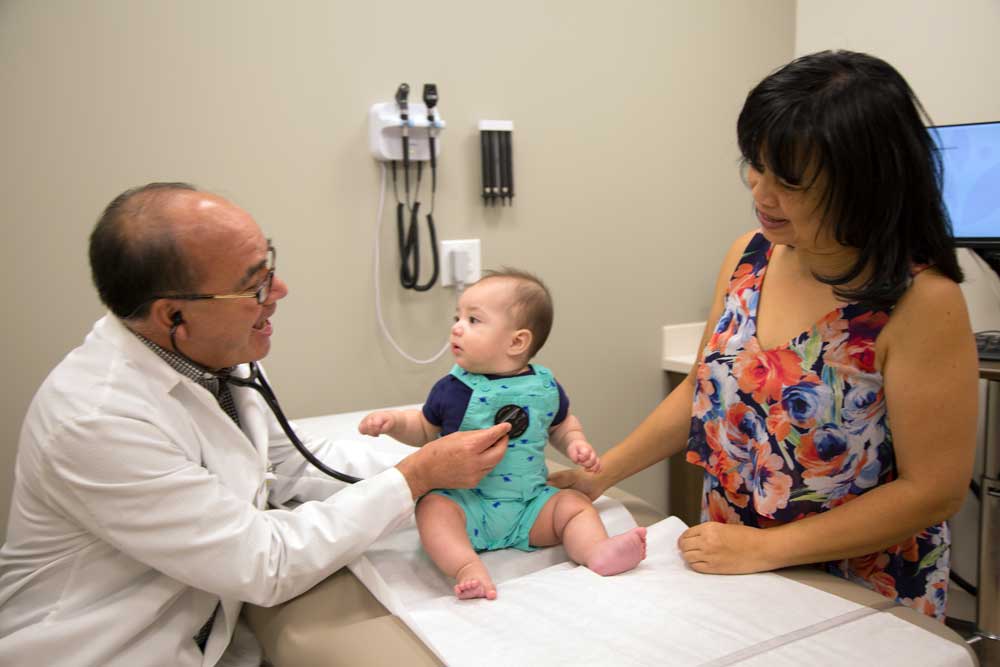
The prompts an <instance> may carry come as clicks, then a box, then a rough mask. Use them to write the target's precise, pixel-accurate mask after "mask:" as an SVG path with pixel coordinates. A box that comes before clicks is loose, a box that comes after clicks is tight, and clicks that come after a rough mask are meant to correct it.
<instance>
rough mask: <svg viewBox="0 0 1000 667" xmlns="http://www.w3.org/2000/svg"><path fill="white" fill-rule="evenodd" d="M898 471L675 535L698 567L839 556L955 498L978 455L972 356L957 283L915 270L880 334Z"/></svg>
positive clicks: (949, 506) (906, 528)
mask: <svg viewBox="0 0 1000 667" xmlns="http://www.w3.org/2000/svg"><path fill="white" fill-rule="evenodd" d="M876 352H877V360H878V358H879V357H880V358H881V361H882V375H883V378H884V383H885V384H884V386H885V397H886V411H887V415H888V421H889V425H890V428H891V429H892V438H893V447H894V450H895V456H896V464H897V469H898V478H897V479H896V480H894V481H892V482H889V483H888V484H885V485H883V486H880V487H878V488H875V489H872V490H871V491H869V492H867V493H865V494H863V495H861V496H860V497H858V498H855V499H853V500H851V501H850V502H848V503H845V504H843V505H841V506H839V507H835V508H833V509H831V510H829V511H827V512H823V513H822V514H817V515H814V516H811V517H808V518H805V519H802V520H800V521H795V522H792V523H789V524H785V525H782V526H779V527H776V528H770V529H767V530H759V529H755V528H748V527H745V526H733V525H727V524H720V523H706V524H701V525H700V526H695V527H694V528H691V529H689V530H688V531H686V532H685V533H684V534H683V535H682V536H681V538H680V541H679V544H680V547H681V550H682V551H683V552H684V557H685V558H686V559H687V560H688V562H689V563H690V564H691V566H692V568H693V569H695V570H698V571H701V572H713V573H745V572H758V571H762V570H771V569H776V568H780V567H786V566H791V565H799V564H803V563H816V562H822V561H827V560H839V559H842V558H851V557H855V556H862V555H866V554H869V553H873V552H875V551H878V550H880V549H884V548H886V547H889V546H892V545H895V544H899V543H900V542H903V541H904V540H906V539H908V538H910V537H912V536H913V535H915V534H917V533H918V532H920V531H921V530H923V529H924V528H927V527H929V526H932V525H934V524H937V523H940V522H941V521H943V520H945V519H947V518H948V517H950V516H951V515H952V514H954V513H955V512H956V511H957V510H958V508H959V507H960V506H961V504H962V501H963V499H964V498H965V494H966V492H967V489H968V485H969V478H970V475H971V473H972V464H973V459H974V456H975V429H976V409H977V361H976V351H975V345H974V343H973V338H972V332H971V328H970V325H969V318H968V313H967V311H966V308H965V301H964V299H963V297H962V293H961V290H960V289H959V286H958V285H957V284H955V283H954V282H952V281H951V280H948V279H947V278H944V277H942V276H940V275H938V274H935V273H932V272H931V271H927V272H924V273H922V274H920V275H918V276H917V278H916V279H915V280H914V285H913V287H912V288H911V290H910V291H909V292H908V293H907V294H906V296H905V297H904V298H903V299H902V300H901V301H900V303H899V305H898V306H897V307H896V309H895V311H894V313H893V316H892V318H891V319H890V321H889V324H887V325H886V327H885V329H883V331H882V334H881V335H880V336H879V339H878V343H877V348H876Z"/></svg>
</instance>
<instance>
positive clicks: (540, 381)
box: [432, 364, 559, 551]
mask: <svg viewBox="0 0 1000 667" xmlns="http://www.w3.org/2000/svg"><path fill="white" fill-rule="evenodd" d="M531 367H532V368H533V369H534V371H535V372H534V373H533V374H529V375H519V376H515V377H501V378H496V379H493V380H491V379H489V378H488V377H486V376H485V375H479V374H477V373H470V372H468V371H466V370H464V369H463V368H461V367H460V366H458V365H457V364H456V365H455V367H454V368H452V370H451V374H452V375H454V376H455V377H456V378H458V379H459V380H460V381H462V382H463V383H464V384H466V385H467V386H468V387H469V388H470V389H472V396H471V397H470V398H469V405H468V407H467V408H466V410H465V416H464V418H463V419H462V424H461V426H459V429H458V430H460V431H472V430H476V429H482V428H489V427H491V426H493V425H494V423H495V419H496V413H497V411H498V410H500V408H502V407H504V406H507V405H516V406H519V407H521V408H522V409H523V410H524V411H525V412H527V414H528V428H527V429H526V430H525V432H524V433H522V434H521V435H520V436H518V437H517V438H514V439H511V440H510V442H509V443H508V445H507V453H506V454H505V455H504V457H503V459H501V460H500V463H499V464H498V465H497V467H496V468H494V469H493V470H492V471H491V472H490V473H488V474H487V475H486V477H484V478H483V479H482V480H481V481H480V482H479V485H478V486H477V487H476V488H474V489H438V490H435V491H433V492H432V493H440V494H442V495H445V496H447V497H448V498H451V499H452V500H453V501H455V502H456V503H458V505H459V506H460V507H461V508H462V510H463V511H464V512H465V528H466V530H467V531H468V533H469V540H470V541H471V542H472V546H473V548H474V549H476V551H492V550H495V549H506V548H508V547H514V548H515V549H520V550H522V551H534V547H532V546H531V545H530V544H528V534H529V533H530V532H531V527H532V526H533V525H534V524H535V519H536V518H537V517H538V513H539V512H540V511H541V510H542V507H543V506H544V505H545V503H546V502H548V500H549V499H550V498H551V497H552V496H553V495H554V494H555V493H556V492H557V491H558V490H559V489H556V488H554V487H551V486H548V484H547V483H546V481H547V480H548V476H549V471H548V467H547V466H546V465H545V455H544V452H543V450H544V449H545V443H546V442H548V438H549V428H550V427H551V425H552V420H553V418H554V417H555V414H556V411H557V409H558V407H559V390H558V389H557V386H556V381H555V379H553V377H552V372H551V371H549V369H547V368H545V367H544V366H539V365H537V364H532V365H531Z"/></svg>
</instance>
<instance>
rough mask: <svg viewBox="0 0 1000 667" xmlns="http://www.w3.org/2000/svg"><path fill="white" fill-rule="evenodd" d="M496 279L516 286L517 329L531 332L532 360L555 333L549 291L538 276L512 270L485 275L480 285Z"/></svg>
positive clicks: (506, 269)
mask: <svg viewBox="0 0 1000 667" xmlns="http://www.w3.org/2000/svg"><path fill="white" fill-rule="evenodd" d="M493 278H509V279H510V280H513V281H515V282H516V287H515V288H514V304H513V307H512V314H513V316H514V325H515V326H516V327H517V328H518V329H528V330H529V331H531V348H530V349H529V350H528V358H529V359H531V358H532V357H534V356H535V355H536V354H538V351H539V350H540V349H542V346H543V345H545V341H546V340H548V338H549V332H550V331H552V318H553V312H554V309H553V307H552V295H551V294H550V293H549V288H548V287H546V286H545V283H543V282H542V280H541V278H539V277H538V276H536V275H534V274H532V273H528V272H527V271H522V270H521V269H514V268H511V267H509V266H504V267H501V268H500V269H498V270H495V271H493V270H487V271H483V277H482V278H481V279H480V282H482V281H483V280H490V279H493Z"/></svg>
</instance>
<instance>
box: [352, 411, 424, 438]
mask: <svg viewBox="0 0 1000 667" xmlns="http://www.w3.org/2000/svg"><path fill="white" fill-rule="evenodd" d="M440 430H441V429H440V427H438V426H434V425H433V424H431V423H430V422H429V421H427V418H426V417H424V414H423V412H421V411H420V410H379V411H378V412H372V413H371V414H369V415H366V416H365V418H364V419H362V420H361V423H360V424H358V431H360V432H361V433H363V434H365V435H382V434H383V433H384V434H385V435H387V436H389V437H390V438H395V439H396V440H399V441H400V442H402V443H403V444H406V445H411V446H414V447H420V446H421V445H425V444H427V443H428V442H430V441H431V440H433V439H435V438H436V437H437V435H438V432H440Z"/></svg>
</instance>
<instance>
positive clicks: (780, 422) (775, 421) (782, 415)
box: [767, 403, 792, 442]
mask: <svg viewBox="0 0 1000 667" xmlns="http://www.w3.org/2000/svg"><path fill="white" fill-rule="evenodd" d="M767 430H768V431H770V432H771V433H773V434H774V437H775V439H777V441H778V442H781V441H782V440H784V439H785V438H787V437H788V434H789V433H791V431H792V422H790V421H789V420H788V414H787V413H786V412H785V410H784V408H782V407H781V403H775V404H773V405H772V406H771V407H770V409H769V410H768V414H767Z"/></svg>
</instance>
